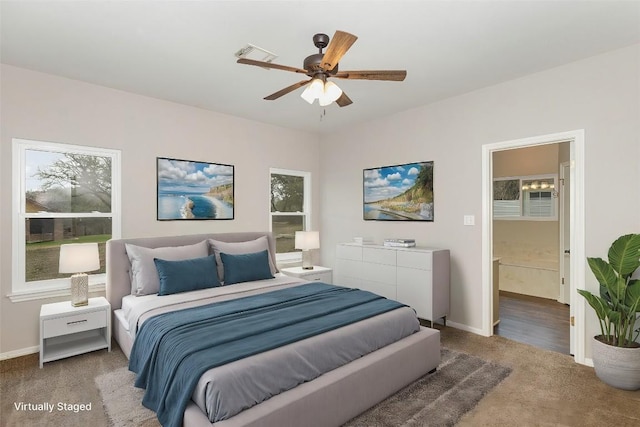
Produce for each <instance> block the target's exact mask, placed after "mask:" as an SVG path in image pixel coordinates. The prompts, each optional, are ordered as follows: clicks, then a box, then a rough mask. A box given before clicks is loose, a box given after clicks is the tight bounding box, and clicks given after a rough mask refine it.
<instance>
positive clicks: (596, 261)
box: [587, 258, 618, 299]
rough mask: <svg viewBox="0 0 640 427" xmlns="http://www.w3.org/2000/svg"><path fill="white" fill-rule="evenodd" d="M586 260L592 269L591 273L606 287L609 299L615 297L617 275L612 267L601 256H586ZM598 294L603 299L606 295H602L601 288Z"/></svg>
mask: <svg viewBox="0 0 640 427" xmlns="http://www.w3.org/2000/svg"><path fill="white" fill-rule="evenodd" d="M587 262H588V263H589V267H591V271H593V275H594V276H596V280H598V283H600V285H601V286H604V287H605V288H606V290H607V292H608V293H609V297H610V298H611V299H617V295H618V294H617V293H616V292H615V290H616V289H617V287H618V283H617V282H618V275H617V274H616V272H615V270H614V269H613V267H611V265H609V264H608V263H607V262H606V261H605V260H603V259H602V258H587ZM600 296H601V297H603V298H605V299H606V298H607V295H604V294H603V292H602V290H600Z"/></svg>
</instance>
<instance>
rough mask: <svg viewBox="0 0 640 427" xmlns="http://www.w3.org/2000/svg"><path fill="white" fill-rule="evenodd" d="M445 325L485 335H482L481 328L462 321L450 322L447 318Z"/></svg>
mask: <svg viewBox="0 0 640 427" xmlns="http://www.w3.org/2000/svg"><path fill="white" fill-rule="evenodd" d="M447 326H451V327H452V328H456V329H460V330H463V331H467V332H471V333H473V334H476V335H481V336H485V335H483V333H482V329H480V328H472V327H471V326H469V325H465V324H463V323H458V322H452V321H451V320H449V319H447Z"/></svg>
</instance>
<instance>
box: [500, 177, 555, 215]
mask: <svg viewBox="0 0 640 427" xmlns="http://www.w3.org/2000/svg"><path fill="white" fill-rule="evenodd" d="M556 182H557V176H556V175H536V176H522V177H509V178H496V179H494V180H493V217H494V219H510V220H513V219H526V220H543V221H545V220H546V221H557V219H558V193H557V191H556V188H557V185H556Z"/></svg>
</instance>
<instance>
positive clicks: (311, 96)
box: [300, 78, 324, 104]
mask: <svg viewBox="0 0 640 427" xmlns="http://www.w3.org/2000/svg"><path fill="white" fill-rule="evenodd" d="M323 93H324V82H323V81H322V80H320V79H318V78H315V79H313V80H312V81H311V84H310V85H309V86H307V88H306V89H305V90H304V92H302V94H301V95H300V97H301V98H302V99H304V100H305V101H307V102H308V103H309V104H313V101H315V100H316V99H317V98H320V96H322V94H323Z"/></svg>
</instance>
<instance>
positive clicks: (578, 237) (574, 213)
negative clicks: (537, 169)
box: [482, 130, 586, 364]
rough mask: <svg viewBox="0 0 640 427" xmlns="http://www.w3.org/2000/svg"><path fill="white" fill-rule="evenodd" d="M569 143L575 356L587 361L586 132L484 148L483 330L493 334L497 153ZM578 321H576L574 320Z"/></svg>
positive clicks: (571, 305) (521, 140)
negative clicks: (583, 294)
mask: <svg viewBox="0 0 640 427" xmlns="http://www.w3.org/2000/svg"><path fill="white" fill-rule="evenodd" d="M560 142H568V143H569V147H570V149H569V151H570V154H569V161H568V163H569V168H568V170H569V175H570V183H569V185H570V191H569V248H570V249H569V250H570V253H571V257H570V259H569V272H570V276H571V278H572V279H573V280H571V283H570V289H569V299H570V301H569V304H570V307H571V311H572V313H571V316H572V317H571V319H572V326H571V329H572V330H573V332H574V333H572V334H571V338H570V341H571V344H572V348H573V349H574V353H573V354H574V359H575V360H576V362H578V363H582V364H584V363H585V356H584V354H585V325H584V322H585V306H584V302H583V301H581V300H579V299H578V298H577V292H576V289H578V288H582V287H583V286H584V271H585V267H586V266H585V261H584V196H583V193H584V191H583V185H584V131H583V130H577V131H570V132H563V133H557V134H550V135H542V136H537V137H531V138H524V139H518V140H513V141H504V142H498V143H493V144H486V145H484V146H483V147H482V150H483V151H482V161H483V164H482V175H483V188H482V206H483V217H482V218H483V219H482V245H483V247H482V271H483V277H482V286H483V293H482V295H483V304H482V306H483V311H482V312H483V319H482V326H483V328H482V331H483V334H484V335H486V336H491V335H493V312H492V309H493V271H492V270H493V268H492V264H493V153H494V152H498V151H504V150H509V149H514V148H524V147H534V146H539V145H548V144H557V143H560ZM573 320H575V321H573Z"/></svg>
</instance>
